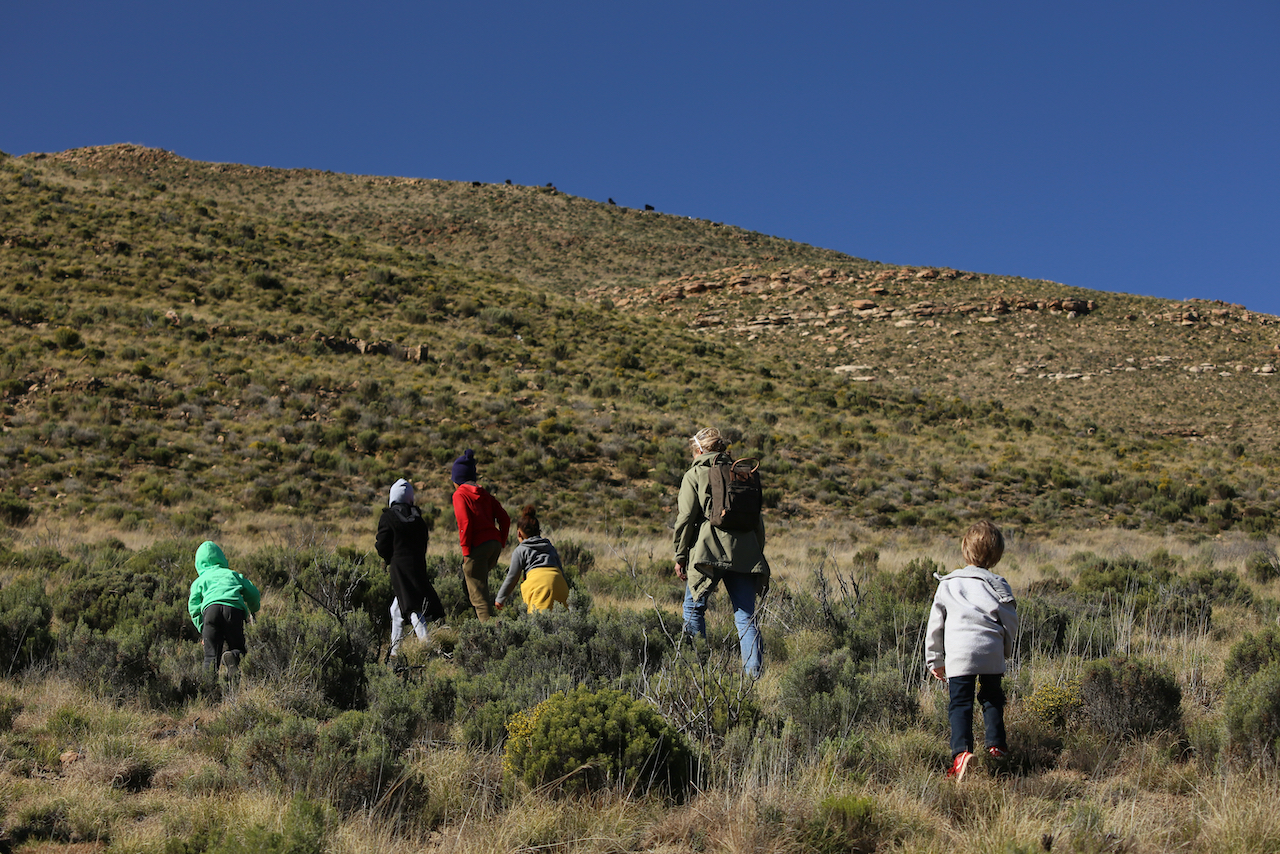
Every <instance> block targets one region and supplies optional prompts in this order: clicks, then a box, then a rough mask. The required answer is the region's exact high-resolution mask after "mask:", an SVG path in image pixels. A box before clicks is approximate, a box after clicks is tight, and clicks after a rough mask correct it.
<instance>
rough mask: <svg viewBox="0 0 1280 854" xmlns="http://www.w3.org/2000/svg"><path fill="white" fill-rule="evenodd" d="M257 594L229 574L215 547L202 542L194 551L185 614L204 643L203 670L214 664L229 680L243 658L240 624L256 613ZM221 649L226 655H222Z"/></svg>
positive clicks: (249, 583)
mask: <svg viewBox="0 0 1280 854" xmlns="http://www.w3.org/2000/svg"><path fill="white" fill-rule="evenodd" d="M261 604H262V597H261V594H259V593H258V588H257V587H254V586H253V582H252V581H250V580H249V579H247V578H245V577H244V576H243V575H241V574H240V573H238V572H232V571H231V567H230V565H229V564H228V563H227V556H226V555H225V554H223V553H222V549H221V548H219V547H218V544H217V543H214V542H211V541H209V540H206V541H205V542H203V543H201V544H200V548H199V549H197V550H196V580H195V581H193V582H192V583H191V595H190V596H189V597H188V598H187V612H188V613H190V614H191V621H192V622H193V623H195V624H196V631H198V632H200V637H201V638H202V639H203V640H204V666H205V667H211V668H213V669H214V670H217V669H218V662H219V661H221V662H222V664H223V665H224V666H225V667H226V668H227V674H228V675H229V676H233V675H235V673H236V669H237V668H238V667H239V666H240V659H241V658H242V657H243V656H244V652H245V644H244V621H245V618H246V617H247V616H249V615H250V614H256V613H258V607H259V606H260V605H261ZM223 646H226V647H227V651H226V652H223V651H222V648H223Z"/></svg>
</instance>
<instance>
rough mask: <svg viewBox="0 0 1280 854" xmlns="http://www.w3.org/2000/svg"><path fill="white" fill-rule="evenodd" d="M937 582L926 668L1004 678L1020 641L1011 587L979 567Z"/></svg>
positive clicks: (956, 673)
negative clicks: (1016, 642)
mask: <svg viewBox="0 0 1280 854" xmlns="http://www.w3.org/2000/svg"><path fill="white" fill-rule="evenodd" d="M933 577H934V578H936V579H938V592H937V593H935V594H934V596H933V609H932V610H931V611H930V612H929V629H928V640H927V641H926V643H925V652H924V655H925V666H926V667H928V668H929V669H930V670H932V669H933V668H935V667H946V670H947V675H948V676H969V675H974V674H978V675H983V674H995V673H1004V670H1005V664H1004V661H1005V659H1006V658H1008V657H1010V656H1011V655H1013V641H1014V638H1016V637H1017V636H1018V612H1017V610H1016V608H1017V603H1016V602H1015V601H1014V598H1013V588H1012V587H1010V586H1009V582H1008V581H1005V580H1004V579H1003V578H1001V577H1000V576H998V575H996V574H995V573H994V572H992V571H991V570H989V569H983V568H982V567H978V566H966V567H965V568H964V569H957V570H955V571H954V572H950V573H948V574H947V575H938V574H937V573H934V575H933Z"/></svg>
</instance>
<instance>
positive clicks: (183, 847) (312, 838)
mask: <svg viewBox="0 0 1280 854" xmlns="http://www.w3.org/2000/svg"><path fill="white" fill-rule="evenodd" d="M282 824H283V830H269V829H268V828H266V827H265V826H263V825H261V824H254V825H251V826H249V827H248V828H245V829H243V830H241V828H239V827H236V826H232V827H228V826H227V825H226V824H222V823H217V824H215V823H213V822H210V823H208V824H205V825H203V826H200V827H198V828H192V831H191V832H190V833H188V834H186V838H171V839H169V840H168V841H166V842H165V845H164V849H163V854H320V852H322V851H324V850H325V839H326V837H327V836H328V834H329V828H330V826H331V825H332V824H333V817H332V816H331V815H330V812H329V810H328V809H327V808H326V807H325V806H324V805H323V804H321V803H318V802H316V801H312V800H309V799H307V798H305V797H303V796H302V795H297V796H295V797H294V799H293V800H292V802H290V804H289V809H288V810H287V811H286V812H285V814H284V820H283V822H282Z"/></svg>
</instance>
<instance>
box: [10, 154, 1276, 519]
mask: <svg viewBox="0 0 1280 854" xmlns="http://www.w3.org/2000/svg"><path fill="white" fill-rule="evenodd" d="M3 169H4V171H3V173H2V177H3V182H4V183H3V185H2V187H0V193H2V194H3V200H4V204H3V206H0V245H3V250H2V252H0V300H3V302H2V303H0V316H3V317H4V318H5V319H6V321H7V323H8V324H9V326H8V348H7V352H6V354H5V356H4V360H3V363H0V372H2V373H3V377H2V379H3V382H4V387H3V391H4V392H5V396H6V403H5V407H6V408H5V424H4V429H5V433H4V441H5V442H6V443H7V444H6V445H5V446H4V454H3V456H4V458H5V459H6V460H7V464H8V467H9V477H8V494H10V495H11V498H10V499H9V500H10V502H11V504H12V505H13V512H12V513H11V515H13V516H15V517H18V516H20V517H22V518H30V519H40V518H43V517H46V516H54V517H56V516H65V515H66V514H71V515H75V516H84V515H86V514H88V515H90V516H91V517H96V518H99V519H102V520H103V521H104V522H107V523H110V524H111V525H113V526H118V525H119V524H121V523H123V525H124V526H125V527H126V528H128V529H132V528H137V527H139V526H141V527H143V528H146V529H148V530H155V531H157V532H161V531H164V530H169V529H174V528H176V530H178V531H195V530H201V529H203V528H219V527H225V526H227V525H230V526H232V528H236V527H238V526H239V525H242V524H259V523H258V522H245V521H244V519H243V516H244V513H245V511H246V510H247V511H248V512H250V513H252V514H255V515H256V516H257V517H258V518H262V514H263V513H264V512H266V513H269V514H279V515H282V516H283V517H286V518H287V517H288V516H290V515H292V514H295V513H305V514H307V515H308V517H309V518H316V517H318V518H320V519H322V520H328V521H329V522H330V523H336V522H339V520H342V519H344V518H350V519H352V523H353V524H355V525H356V527H357V528H360V527H362V526H363V524H364V523H363V522H362V521H360V519H361V517H363V516H364V515H365V514H366V513H367V512H368V510H367V509H366V508H368V507H369V506H371V505H373V504H376V500H377V499H376V496H377V493H378V492H379V488H378V485H379V484H381V482H382V481H384V480H388V479H394V477H395V476H398V475H399V474H401V473H405V472H406V471H408V472H410V473H411V474H413V475H414V476H415V477H416V478H418V479H420V480H421V481H422V482H424V483H425V484H429V485H430V487H431V488H432V489H435V490H438V492H436V493H435V494H436V495H439V494H441V493H443V492H444V491H445V490H446V489H447V486H448V484H447V477H446V474H445V464H446V463H447V462H448V461H449V460H451V459H452V457H453V456H454V455H456V454H457V453H458V452H459V451H460V450H461V449H462V448H463V447H467V446H470V445H478V446H482V447H486V448H487V449H488V451H487V452H488V455H489V464H488V465H487V466H485V467H484V475H485V476H486V477H488V478H490V479H491V481H492V482H494V483H495V484H501V488H502V489H504V490H506V497H509V498H513V499H514V500H516V501H521V502H522V501H525V500H538V501H539V502H542V503H546V504H549V505H550V506H551V508H552V509H551V511H550V512H551V513H552V514H558V515H562V516H563V517H564V518H567V517H569V516H572V517H574V518H583V514H584V513H585V514H586V518H599V519H627V520H649V524H651V525H660V524H661V522H662V521H663V520H664V519H665V518H666V515H665V514H667V513H669V512H670V511H669V507H670V495H671V492H670V490H671V488H672V487H673V485H674V483H675V479H676V478H677V477H678V473H679V470H680V467H681V458H682V456H683V451H682V446H681V443H680V438H679V437H681V436H683V435H687V434H688V432H690V431H691V429H692V427H693V426H694V425H696V424H698V423H701V422H704V421H719V422H723V424H724V425H725V426H726V427H728V428H731V429H733V430H734V431H736V432H735V434H734V436H735V438H736V447H735V451H736V452H738V453H750V454H751V455H753V456H760V457H762V459H763V461H764V463H765V471H766V472H768V473H769V480H770V482H771V484H772V485H773V487H774V488H775V489H776V492H774V493H772V496H773V497H772V498H771V503H772V504H773V505H774V506H773V507H772V511H773V512H774V515H775V516H776V517H777V518H778V519H779V520H780V521H786V520H799V519H808V518H812V517H813V516H814V515H815V514H816V515H825V514H827V513H831V512H836V513H839V514H850V515H852V516H854V517H855V518H859V519H861V520H863V521H864V522H865V523H867V524H870V525H872V526H873V527H884V526H886V525H889V526H905V527H911V526H917V525H925V526H929V527H938V526H949V525H952V524H954V523H955V521H956V520H963V519H964V518H966V517H967V516H968V515H969V514H970V513H971V512H972V508H973V507H977V506H981V507H983V508H986V510H987V511H988V512H992V511H994V512H995V513H996V514H997V515H998V516H999V517H1000V518H1002V519H1003V520H1004V521H1005V522H1006V523H1009V524H1015V525H1019V526H1033V527H1034V526H1036V525H1043V524H1056V522H1057V520H1060V519H1062V518H1078V519H1079V520H1080V522H1081V523H1082V524H1085V525H1099V524H1102V525H1107V524H1121V525H1124V526H1134V525H1152V526H1157V527H1158V526H1164V525H1169V524H1173V525H1175V526H1183V527H1191V528H1200V529H1204V528H1205V526H1206V525H1207V526H1208V530H1211V531H1212V530H1220V529H1222V528H1223V527H1224V526H1225V527H1231V526H1235V525H1242V524H1247V525H1249V526H1252V527H1253V528H1254V529H1257V528H1258V527H1259V526H1265V527H1267V528H1269V527H1270V524H1271V520H1272V519H1273V517H1274V513H1275V509H1276V504H1275V500H1274V498H1273V497H1272V496H1271V494H1270V493H1269V492H1268V491H1267V488H1266V486H1265V483H1266V482H1267V481H1268V479H1269V476H1270V473H1271V470H1272V466H1273V465H1274V454H1275V451H1276V440H1277V436H1276V427H1275V420H1274V419H1273V418H1271V417H1270V415H1269V413H1270V412H1272V411H1273V410H1274V408H1275V404H1276V402H1277V401H1276V380H1275V368H1274V360H1275V358H1276V356H1277V351H1276V349H1275V348H1276V346H1277V340H1278V338H1277V334H1278V332H1280V329H1278V328H1277V327H1276V326H1275V324H1274V318H1271V317H1268V316H1264V315H1258V314H1256V313H1251V312H1249V311H1247V310H1245V309H1243V308H1240V307H1236V306H1226V305H1219V304H1214V303H1186V304H1174V303H1170V302H1168V301H1165V300H1157V299H1151V298H1144V297H1135V296H1129V295H1124V294H1106V293H1100V292H1096V291H1088V290H1084V289H1081V288H1073V287H1068V286H1065V285H1059V284H1055V283H1050V282H1043V281H1031V280H1023V279H1016V278H1009V277H999V276H988V275H981V274H976V273H962V272H959V271H955V270H945V269H921V268H899V267H887V266H884V265H880V264H875V263H872V262H867V261H861V260H858V259H854V258H849V257H848V256H843V255H839V254H838V253H832V252H829V251H826V250H819V249H814V248H813V247H808V246H804V245H800V244H794V243H789V242H787V241H781V240H777V239H774V238H768V237H764V236H762V235H757V234H752V233H749V232H745V231H742V230H740V229H735V228H732V227H729V226H723V225H721V224H717V223H708V222H701V221H695V220H689V219H684V218H680V217H676V216H671V215H666V214H657V213H644V212H639V211H632V210H626V209H619V208H615V207H612V206H608V205H602V204H598V203H595V202H591V201H588V200H585V199H577V198H572V197H569V196H565V195H564V194H561V193H558V192H555V191H553V190H549V189H548V188H545V187H537V188H535V187H518V186H508V185H481V186H479V187H476V186H473V185H471V184H465V183H458V182H444V181H428V180H420V179H391V178H370V177H358V176H347V175H335V174H331V173H325V172H317V171H314V170H280V169H267V168H259V167H247V166H236V165H228V164H208V163H198V162H194V161H189V160H185V159H183V158H180V157H177V156H176V155H173V154H171V153H169V152H163V151H157V150H154V149H146V148H141V147H138V146H131V145H118V146H108V147H105V148H96V149H78V150H74V151H69V152H64V153H61V154H54V155H28V156H26V157H24V158H13V159H10V160H8V161H7V162H5V163H4V164H3ZM406 357H408V359H407V360H406ZM601 484H603V485H604V486H605V489H604V490H600V489H599V488H598V487H599V485H601ZM1162 484H1167V486H1162ZM1174 484H1178V485H1179V488H1178V489H1175V488H1174V487H1173V485H1174ZM1184 486H1185V487H1187V488H1189V489H1191V490H1192V491H1190V492H1187V491H1186V490H1185V489H1183V487H1184ZM1179 489H1183V491H1182V494H1181V497H1179V494H1178V492H1179ZM586 496H589V497H586ZM584 504H586V506H585V507H584V506H583V505H584ZM569 507H572V508H573V510H572V512H570V511H569V510H568V509H567V508H569ZM553 518H554V515H553Z"/></svg>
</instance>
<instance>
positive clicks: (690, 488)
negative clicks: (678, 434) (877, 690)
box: [675, 427, 769, 677]
mask: <svg viewBox="0 0 1280 854" xmlns="http://www.w3.org/2000/svg"><path fill="white" fill-rule="evenodd" d="M689 447H690V450H691V451H692V453H693V463H692V465H690V466H689V470H688V471H686V472H685V474H684V479H683V480H682V481H681V483H680V497H679V501H678V505H677V508H678V509H677V510H676V523H675V553H676V575H677V576H678V577H679V578H680V580H681V581H685V582H687V583H686V586H685V594H684V631H685V633H686V634H690V635H702V636H704V637H705V636H706V633H707V626H706V616H705V615H706V610H707V600H708V598H709V597H710V596H711V591H712V590H714V589H715V586H716V584H717V583H718V582H720V581H723V582H724V588H725V591H726V592H728V594H729V601H730V602H732V603H733V621H734V624H735V625H736V626H737V628H738V644H739V647H740V649H741V652H742V669H743V670H744V671H745V672H746V673H747V675H749V676H753V677H756V676H759V675H760V671H761V658H762V649H761V642H760V629H759V627H758V626H757V625H756V599H757V598H758V597H760V596H763V595H764V594H765V593H766V592H767V591H768V589H769V562H768V560H766V559H765V556H764V519H763V517H762V516H761V514H760V512H759V504H758V495H757V496H756V499H755V501H756V504H755V509H754V512H748V513H747V514H746V518H745V519H743V518H741V517H742V516H743V514H742V513H741V512H738V513H737V514H736V515H738V516H739V517H740V518H739V520H738V521H737V522H735V523H734V524H733V525H732V527H721V526H719V525H716V524H712V521H711V520H712V496H711V491H710V489H709V485H710V484H711V482H712V479H713V471H712V469H713V468H717V467H727V466H732V465H733V459H732V458H731V457H730V456H729V455H728V453H726V452H727V451H728V449H729V446H728V444H727V443H726V442H725V440H724V438H723V437H722V436H721V435H720V431H719V430H717V429H716V428H714V427H705V428H703V429H702V430H699V431H698V432H697V433H696V434H695V435H694V436H693V438H691V439H690V440H689ZM723 471H724V469H721V472H720V473H722V472H723ZM720 473H717V474H720ZM721 509H722V508H721V507H717V508H716V512H717V513H718V512H720V510H721ZM752 516H753V517H754V518H751V517H752Z"/></svg>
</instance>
